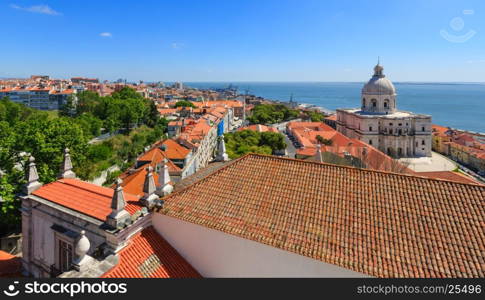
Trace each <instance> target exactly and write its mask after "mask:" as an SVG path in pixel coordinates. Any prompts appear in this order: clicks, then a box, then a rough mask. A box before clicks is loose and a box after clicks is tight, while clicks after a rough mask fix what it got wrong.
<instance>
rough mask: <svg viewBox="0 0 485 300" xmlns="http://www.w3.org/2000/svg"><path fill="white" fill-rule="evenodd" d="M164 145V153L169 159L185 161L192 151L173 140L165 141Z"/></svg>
mask: <svg viewBox="0 0 485 300" xmlns="http://www.w3.org/2000/svg"><path fill="white" fill-rule="evenodd" d="M162 145H165V146H166V149H165V151H163V153H164V154H165V155H166V156H167V157H168V159H185V158H186V157H187V155H189V153H190V149H187V148H185V147H184V146H182V145H180V144H179V143H177V142H176V141H174V140H172V139H168V140H165V141H163V143H162Z"/></svg>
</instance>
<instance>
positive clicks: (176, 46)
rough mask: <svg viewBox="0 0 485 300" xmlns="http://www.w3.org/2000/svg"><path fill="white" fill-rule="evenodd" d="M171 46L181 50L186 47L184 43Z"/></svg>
mask: <svg viewBox="0 0 485 300" xmlns="http://www.w3.org/2000/svg"><path fill="white" fill-rule="evenodd" d="M170 46H171V47H172V49H180V48H183V47H184V46H185V45H184V44H183V43H172V44H171V45H170Z"/></svg>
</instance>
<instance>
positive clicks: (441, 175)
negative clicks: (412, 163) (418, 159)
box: [416, 171, 481, 184]
mask: <svg viewBox="0 0 485 300" xmlns="http://www.w3.org/2000/svg"><path fill="white" fill-rule="evenodd" d="M416 175H418V176H424V177H429V178H436V179H445V180H451V181H456V182H462V183H472V184H481V183H479V182H478V181H476V180H474V179H473V178H471V177H468V176H466V175H464V174H461V173H459V172H453V171H436V172H419V173H416Z"/></svg>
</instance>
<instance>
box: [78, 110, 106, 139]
mask: <svg viewBox="0 0 485 300" xmlns="http://www.w3.org/2000/svg"><path fill="white" fill-rule="evenodd" d="M75 121H76V123H77V124H78V125H79V126H81V128H82V129H83V131H84V133H85V134H86V135H88V136H89V137H90V138H93V137H96V136H98V135H100V134H101V126H103V121H101V120H100V119H98V118H96V117H95V116H94V115H93V114H92V113H90V112H86V113H83V114H81V115H80V116H78V117H77V118H75Z"/></svg>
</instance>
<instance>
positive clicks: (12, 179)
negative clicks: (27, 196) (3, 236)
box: [0, 169, 24, 232]
mask: <svg viewBox="0 0 485 300" xmlns="http://www.w3.org/2000/svg"><path fill="white" fill-rule="evenodd" d="M23 182H24V180H23V178H22V173H21V172H20V171H18V170H15V169H14V170H12V172H10V173H8V174H3V175H1V176H0V197H1V198H2V200H3V203H1V204H0V232H6V231H8V230H10V229H12V228H15V227H17V226H18V224H19V223H20V221H21V217H20V213H19V208H20V200H19V199H18V198H16V197H15V196H14V195H15V194H16V193H19V192H20V188H21V186H20V185H19V183H23Z"/></svg>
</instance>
